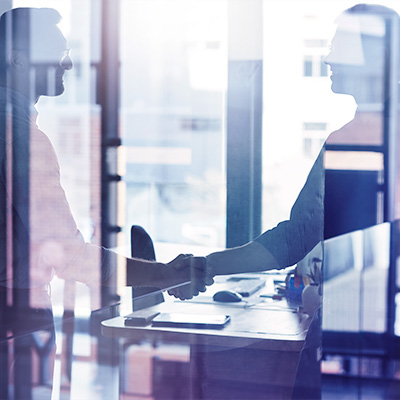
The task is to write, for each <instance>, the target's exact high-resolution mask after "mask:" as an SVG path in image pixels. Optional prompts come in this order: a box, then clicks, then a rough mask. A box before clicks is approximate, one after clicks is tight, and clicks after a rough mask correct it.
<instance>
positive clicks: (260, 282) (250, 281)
mask: <svg viewBox="0 0 400 400" xmlns="http://www.w3.org/2000/svg"><path fill="white" fill-rule="evenodd" d="M229 281H235V282H234V283H232V284H230V285H229V286H230V287H229V290H233V291H234V292H237V293H240V294H241V295H242V296H243V297H249V296H251V295H252V294H253V293H255V292H257V290H260V289H261V288H262V287H263V286H265V279H263V278H241V279H238V278H231V279H229V280H228V282H229Z"/></svg>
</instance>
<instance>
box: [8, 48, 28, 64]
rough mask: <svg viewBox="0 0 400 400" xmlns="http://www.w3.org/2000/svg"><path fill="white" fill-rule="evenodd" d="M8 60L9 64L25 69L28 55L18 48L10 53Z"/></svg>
mask: <svg viewBox="0 0 400 400" xmlns="http://www.w3.org/2000/svg"><path fill="white" fill-rule="evenodd" d="M8 62H9V65H10V66H11V67H12V68H16V69H23V68H25V66H26V64H27V63H26V56H25V55H24V54H23V53H22V52H20V51H18V50H12V51H11V52H10V54H9V57H8Z"/></svg>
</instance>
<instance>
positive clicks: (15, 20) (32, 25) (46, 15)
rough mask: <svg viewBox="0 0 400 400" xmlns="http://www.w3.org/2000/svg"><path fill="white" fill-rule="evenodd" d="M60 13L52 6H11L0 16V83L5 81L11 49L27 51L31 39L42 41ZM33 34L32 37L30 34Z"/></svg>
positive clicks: (59, 16) (56, 22) (54, 24)
mask: <svg viewBox="0 0 400 400" xmlns="http://www.w3.org/2000/svg"><path fill="white" fill-rule="evenodd" d="M60 21H61V15H60V14H59V12H58V11H57V10H55V9H53V8H29V7H20V8H13V9H11V10H8V11H6V12H4V13H3V14H2V15H1V17H0V83H2V84H4V83H6V79H7V57H8V54H9V53H10V52H11V51H12V50H18V51H23V52H29V51H30V47H31V43H32V42H33V41H40V42H44V41H45V40H46V38H48V35H49V28H51V27H56V26H57V25H58V24H59V22H60ZM33 35H34V36H35V37H34V38H33V37H32V36H33Z"/></svg>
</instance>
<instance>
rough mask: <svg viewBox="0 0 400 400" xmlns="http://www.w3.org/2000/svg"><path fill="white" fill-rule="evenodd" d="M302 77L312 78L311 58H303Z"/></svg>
mask: <svg viewBox="0 0 400 400" xmlns="http://www.w3.org/2000/svg"><path fill="white" fill-rule="evenodd" d="M304 76H313V59H312V57H304Z"/></svg>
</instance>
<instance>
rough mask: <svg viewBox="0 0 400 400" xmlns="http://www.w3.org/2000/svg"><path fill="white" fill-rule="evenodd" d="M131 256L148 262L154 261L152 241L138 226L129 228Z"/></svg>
mask: <svg viewBox="0 0 400 400" xmlns="http://www.w3.org/2000/svg"><path fill="white" fill-rule="evenodd" d="M131 256H132V257H136V258H142V259H144V260H149V261H154V260H155V259H156V254H155V252H154V245H153V241H152V240H151V237H150V235H149V234H148V233H147V232H146V231H145V230H144V229H143V228H142V227H141V226H139V225H132V227H131Z"/></svg>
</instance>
